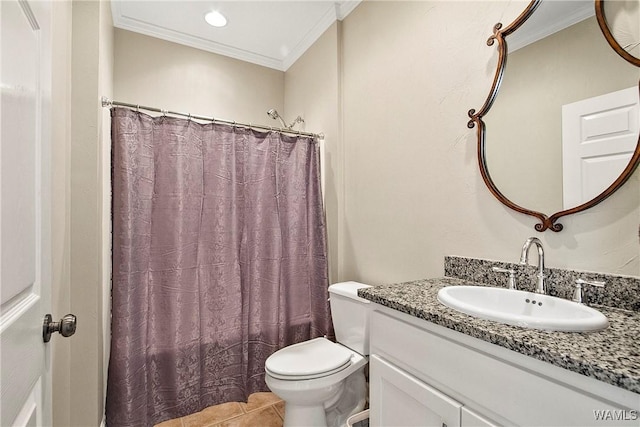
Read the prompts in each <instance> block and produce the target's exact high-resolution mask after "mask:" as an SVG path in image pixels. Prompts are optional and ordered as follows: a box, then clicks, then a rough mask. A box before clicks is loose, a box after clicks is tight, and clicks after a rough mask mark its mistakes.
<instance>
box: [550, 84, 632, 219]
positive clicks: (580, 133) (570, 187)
mask: <svg viewBox="0 0 640 427" xmlns="http://www.w3.org/2000/svg"><path fill="white" fill-rule="evenodd" d="M638 102H639V101H638V88H637V87H632V88H629V89H624V90H619V91H616V92H612V93H608V94H606V95H602V96H596V97H594V98H589V99H585V100H583V101H578V102H575V103H573V104H567V105H563V106H562V168H563V171H562V176H563V189H562V190H563V191H562V192H563V205H564V209H569V208H573V207H576V206H578V205H581V204H582V203H585V202H588V201H589V200H591V199H593V198H594V197H596V196H597V195H598V194H600V193H602V192H603V191H604V190H605V189H607V187H609V186H610V185H611V184H613V182H614V181H615V180H616V179H617V178H618V176H620V173H622V171H623V170H624V168H625V167H627V164H629V160H630V159H631V156H632V155H633V152H634V151H635V149H636V145H637V144H638V128H639V124H638V122H639V118H638V117H639V115H640V110H639V108H638Z"/></svg>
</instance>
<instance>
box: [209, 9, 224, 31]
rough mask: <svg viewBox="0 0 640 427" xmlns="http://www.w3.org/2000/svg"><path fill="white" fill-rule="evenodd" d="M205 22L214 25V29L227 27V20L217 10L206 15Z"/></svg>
mask: <svg viewBox="0 0 640 427" xmlns="http://www.w3.org/2000/svg"><path fill="white" fill-rule="evenodd" d="M204 20H205V21H207V23H208V24H209V25H212V26H214V27H224V26H225V25H227V18H225V17H224V15H223V14H221V13H220V12H217V11H215V10H214V11H212V12H209V13H207V14H206V15H204Z"/></svg>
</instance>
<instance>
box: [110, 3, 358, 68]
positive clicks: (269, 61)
mask: <svg viewBox="0 0 640 427" xmlns="http://www.w3.org/2000/svg"><path fill="white" fill-rule="evenodd" d="M361 1H362V0H352V1H346V2H343V3H335V7H333V8H330V9H329V10H328V11H327V13H325V14H324V15H323V17H322V18H321V19H320V21H318V23H317V24H316V25H315V26H314V27H313V28H312V29H311V30H309V32H308V33H307V34H306V35H305V36H304V37H303V38H302V40H301V41H300V42H298V44H297V45H296V46H295V47H294V48H293V49H291V51H290V52H289V53H288V54H287V56H286V57H285V58H284V59H283V60H280V59H279V58H273V57H270V56H265V55H260V54H257V53H255V52H249V51H246V50H243V49H238V48H235V47H233V46H229V45H226V44H222V43H217V42H214V41H211V40H207V39H204V38H201V37H197V36H193V35H190V34H186V33H184V32H181V31H176V30H172V29H170V28H165V27H161V26H159V25H154V24H151V23H149V22H146V21H142V20H139V19H134V18H131V17H128V16H124V14H123V12H122V9H121V6H120V2H119V1H112V2H111V13H112V17H113V25H114V26H115V27H116V28H121V29H123V30H129V31H133V32H136V33H140V34H144V35H147V36H151V37H155V38H159V39H162V40H166V41H170V42H173V43H178V44H182V45H185V46H189V47H193V48H196V49H201V50H204V51H207V52H211V53H215V54H218V55H224V56H227V57H230V58H234V59H238V60H240V61H245V62H250V63H252V64H256V65H261V66H263V67H268V68H273V69H275V70H278V71H287V69H288V68H289V67H291V65H293V64H294V63H295V62H296V61H297V60H298V59H300V57H301V56H302V55H303V54H304V53H305V52H306V51H307V50H308V49H309V48H310V47H311V46H312V45H313V44H314V43H315V42H316V41H317V40H318V38H320V36H321V35H322V34H324V32H325V31H326V30H327V29H328V28H329V27H330V26H331V25H332V24H333V23H334V22H335V21H336V20H342V19H344V18H346V17H347V15H349V13H351V12H352V11H353V10H354V9H355V8H356V6H358V4H360V2H361Z"/></svg>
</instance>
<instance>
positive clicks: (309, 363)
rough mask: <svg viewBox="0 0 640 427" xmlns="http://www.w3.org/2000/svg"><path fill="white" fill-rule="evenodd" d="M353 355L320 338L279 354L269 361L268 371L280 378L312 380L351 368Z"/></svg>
mask: <svg viewBox="0 0 640 427" xmlns="http://www.w3.org/2000/svg"><path fill="white" fill-rule="evenodd" d="M352 356H353V351H352V350H349V349H348V348H346V347H344V346H342V345H340V344H336V343H333V342H331V341H329V340H328V339H326V338H316V339H313V340H309V341H305V342H301V343H299V344H294V345H290V346H288V347H285V348H283V349H281V350H278V351H276V352H275V353H273V354H272V355H271V356H269V358H267V361H266V363H265V370H266V371H267V373H268V374H269V375H271V376H272V377H274V378H278V379H283V380H308V379H314V378H320V377H325V376H328V375H332V374H334V373H336V372H339V371H341V370H343V369H345V368H347V367H348V366H349V365H350V364H351V357H352Z"/></svg>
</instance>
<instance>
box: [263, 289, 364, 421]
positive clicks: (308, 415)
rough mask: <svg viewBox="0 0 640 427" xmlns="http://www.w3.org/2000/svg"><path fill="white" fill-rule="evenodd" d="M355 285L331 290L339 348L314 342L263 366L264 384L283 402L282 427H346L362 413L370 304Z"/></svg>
mask: <svg viewBox="0 0 640 427" xmlns="http://www.w3.org/2000/svg"><path fill="white" fill-rule="evenodd" d="M363 287H369V286H368V285H363V284H361V283H357V282H345V283H337V284H335V285H331V286H330V287H329V293H330V295H331V297H330V303H331V313H332V319H333V323H334V329H335V331H336V339H337V341H338V342H337V343H334V342H331V341H329V340H327V339H326V338H315V339H312V340H309V341H304V342H302V343H298V344H293V345H290V346H288V347H285V348H283V349H281V350H278V351H277V352H275V353H274V354H272V355H271V356H269V358H268V359H267V361H266V363H265V381H266V383H267V386H268V387H269V388H270V389H271V391H272V392H273V393H275V394H276V395H278V396H279V397H280V398H281V399H282V400H283V401H284V402H285V418H284V427H303V426H304V427H327V426H335V427H338V426H340V427H342V426H344V425H345V422H346V420H347V418H348V417H349V416H351V415H353V414H354V413H357V412H359V411H361V410H362V409H364V406H365V404H366V399H367V385H366V379H365V375H364V369H365V366H366V364H367V362H368V359H367V355H368V354H369V342H368V325H369V301H367V300H364V299H362V298H359V297H358V296H357V290H358V289H359V288H363Z"/></svg>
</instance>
